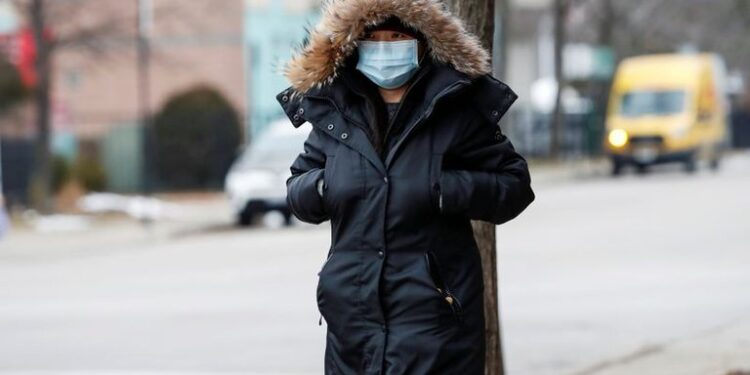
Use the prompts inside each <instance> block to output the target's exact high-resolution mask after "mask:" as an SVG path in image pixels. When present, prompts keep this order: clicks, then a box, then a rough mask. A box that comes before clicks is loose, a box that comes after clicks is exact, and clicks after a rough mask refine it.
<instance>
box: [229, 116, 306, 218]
mask: <svg viewBox="0 0 750 375" xmlns="http://www.w3.org/2000/svg"><path fill="white" fill-rule="evenodd" d="M310 130H311V126H310V124H307V123H305V124H303V125H302V126H300V127H299V128H295V127H294V126H293V125H292V123H291V122H290V121H289V120H288V119H281V120H278V121H276V122H274V123H272V124H271V125H269V128H268V130H267V131H266V132H264V133H263V134H261V135H260V136H258V138H257V139H256V140H255V142H253V143H252V144H251V145H249V146H248V147H246V148H245V149H244V150H243V151H242V152H241V154H240V156H239V157H238V158H237V160H236V161H235V162H234V164H232V167H231V168H230V169H229V173H228V174H227V178H226V183H225V191H226V194H227V196H228V197H229V201H230V202H231V204H232V208H233V209H234V212H235V217H236V221H237V223H238V224H239V225H243V226H246V225H250V224H251V223H253V221H254V220H255V219H256V218H257V217H258V216H259V215H261V214H265V213H267V212H278V213H281V214H282V215H283V216H284V221H285V224H287V225H289V224H291V222H292V221H291V220H292V218H291V211H289V208H288V207H287V204H286V179H287V178H289V176H290V175H291V172H290V170H289V167H290V166H291V165H292V162H293V161H294V159H295V158H296V157H297V155H299V153H300V152H302V151H303V148H302V145H303V143H304V142H305V139H306V138H307V135H308V134H309V133H310Z"/></svg>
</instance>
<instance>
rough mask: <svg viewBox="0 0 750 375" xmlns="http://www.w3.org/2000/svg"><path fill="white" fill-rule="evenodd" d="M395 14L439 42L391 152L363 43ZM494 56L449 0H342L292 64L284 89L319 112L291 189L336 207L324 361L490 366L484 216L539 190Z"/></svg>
mask: <svg viewBox="0 0 750 375" xmlns="http://www.w3.org/2000/svg"><path fill="white" fill-rule="evenodd" d="M391 15H395V16H397V17H399V18H400V19H401V20H402V21H403V22H404V23H406V24H407V25H409V26H411V27H414V28H416V29H417V30H419V31H420V32H422V33H423V34H424V35H425V36H426V38H427V41H428V45H429V50H428V54H429V55H428V57H427V58H425V59H424V61H423V66H422V67H421V68H420V70H419V72H418V73H417V75H416V76H415V78H414V79H413V80H412V83H411V85H410V87H409V89H408V91H407V93H406V95H405V97H404V99H403V101H402V104H401V108H400V109H399V111H398V113H397V114H396V115H395V116H396V117H395V118H394V123H397V124H398V126H400V127H401V129H402V130H401V131H400V132H399V133H398V136H397V137H394V138H393V139H392V141H391V142H390V146H389V147H387V150H386V152H385V154H384V155H383V156H382V157H381V156H380V155H378V153H377V152H376V151H375V148H374V146H373V144H372V142H371V140H370V136H369V134H370V133H369V132H370V129H371V128H372V126H371V125H372V123H373V121H377V117H378V116H377V115H376V113H375V112H374V110H373V107H374V106H373V101H374V100H378V99H377V97H375V96H374V95H376V94H373V92H377V91H376V90H373V89H372V86H368V85H372V83H370V82H369V81H368V80H367V78H365V77H364V76H363V75H362V74H361V73H359V72H358V71H356V69H354V68H353V67H354V65H355V63H356V58H357V57H356V55H357V54H356V53H352V52H353V51H355V49H356V39H357V38H358V37H359V36H360V35H361V32H362V30H363V29H364V27H365V26H366V25H369V24H376V23H378V22H380V21H382V20H383V19H385V18H386V17H388V16H391ZM488 59H489V58H488V54H487V51H485V50H484V49H483V48H482V47H481V45H480V43H479V42H478V40H477V38H476V37H475V36H473V35H471V34H469V33H467V32H466V31H465V29H464V27H463V26H462V24H461V22H460V21H459V20H457V19H456V18H455V17H453V16H451V15H450V14H449V13H447V11H446V10H445V9H444V8H443V7H442V6H441V5H440V3H439V1H438V0H417V1H399V0H337V1H332V2H328V3H327V7H326V8H325V9H324V11H323V17H322V19H321V21H320V24H319V25H318V26H317V27H316V28H315V29H314V30H313V31H311V34H310V36H309V39H308V43H307V45H305V46H303V49H302V50H301V51H300V52H299V53H298V54H296V55H295V56H294V57H293V58H292V60H291V61H290V62H289V63H288V64H287V66H286V71H285V72H286V76H287V78H288V79H289V80H290V82H291V84H292V85H291V87H289V88H288V89H286V90H284V91H282V92H281V93H279V94H278V95H277V99H278V101H279V103H280V104H281V106H282V107H283V109H284V111H285V113H286V114H287V115H288V116H289V118H290V120H291V121H292V124H293V125H294V126H296V127H298V126H300V125H301V124H303V123H304V122H309V123H311V124H312V131H311V132H310V135H309V137H308V138H307V140H306V142H305V143H304V152H303V153H302V154H300V155H299V157H298V158H297V159H296V160H295V161H294V163H293V165H292V166H291V171H292V176H291V177H290V178H289V179H288V180H287V188H288V191H287V193H288V195H287V203H288V205H289V207H290V209H291V211H292V213H293V214H294V215H295V216H296V217H297V218H299V219H300V220H302V221H305V222H309V223H316V224H317V223H321V222H324V221H326V220H330V221H331V247H330V249H329V252H328V258H327V260H326V261H325V263H324V264H323V266H322V268H321V269H320V271H319V273H318V275H319V279H318V280H319V282H318V287H317V301H318V307H319V310H320V312H321V314H322V316H323V317H324V318H325V320H326V323H327V336H326V350H325V359H324V363H325V373H326V374H340V375H350V374H351V375H354V374H373V375H374V374H392V375H395V374H476V375H480V374H483V372H484V370H483V368H484V315H483V311H484V310H483V280H482V265H481V262H480V256H479V252H478V249H477V244H476V242H475V240H474V237H473V233H472V227H471V224H470V220H484V221H489V222H492V223H495V224H501V223H504V222H507V221H508V220H511V219H513V218H514V217H516V216H517V215H519V214H520V213H521V212H522V211H523V210H524V209H525V208H526V207H527V206H528V205H529V204H530V203H531V202H532V201H533V200H534V193H533V192H532V189H531V187H530V177H529V172H528V169H527V164H526V161H525V160H524V159H523V158H522V157H521V156H520V155H519V154H518V153H516V152H515V150H514V148H513V146H512V145H511V142H510V141H509V140H508V138H507V137H506V136H505V135H504V134H503V132H502V131H501V129H500V128H499V125H498V121H499V120H500V118H501V117H502V116H503V114H504V113H505V112H506V111H507V110H508V108H509V106H510V105H511V104H512V103H513V101H514V100H515V99H516V95H515V94H514V93H513V91H512V90H511V89H510V88H508V86H506V85H505V84H503V83H502V82H500V81H498V80H497V79H495V78H493V77H492V76H491V75H490V74H489V71H490V68H489V64H488ZM319 179H322V180H323V181H324V184H323V186H324V192H323V194H322V196H321V195H320V194H319V193H318V191H317V188H316V185H317V181H318V180H319Z"/></svg>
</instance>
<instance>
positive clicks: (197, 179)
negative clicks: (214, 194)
mask: <svg viewBox="0 0 750 375" xmlns="http://www.w3.org/2000/svg"><path fill="white" fill-rule="evenodd" d="M154 129H155V137H156V139H155V141H154V142H153V144H154V145H155V149H156V152H155V155H154V156H155V159H156V160H155V161H156V168H155V170H156V172H157V174H158V176H157V180H158V181H159V183H160V185H161V187H162V188H168V189H196V188H198V189H203V188H218V187H221V186H222V184H223V181H224V176H225V175H226V173H227V171H228V170H229V167H230V166H231V164H232V161H233V160H234V157H235V155H236V150H237V148H238V147H239V146H240V138H241V131H240V121H239V116H238V114H237V111H236V110H235V109H234V108H233V107H232V106H231V104H230V103H229V101H228V100H227V99H226V98H224V96H222V95H221V94H220V93H219V92H217V91H216V90H214V89H212V88H210V87H204V86H201V87H196V88H194V89H191V90H188V91H186V92H184V93H180V94H177V95H175V96H174V97H172V98H171V99H170V100H168V101H167V103H166V104H165V105H164V107H163V108H162V110H161V111H160V112H159V113H158V114H157V115H156V117H155V118H154Z"/></svg>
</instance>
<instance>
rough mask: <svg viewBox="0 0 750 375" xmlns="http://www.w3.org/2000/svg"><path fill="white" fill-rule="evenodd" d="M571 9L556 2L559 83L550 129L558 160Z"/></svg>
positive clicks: (563, 1) (560, 0)
mask: <svg viewBox="0 0 750 375" xmlns="http://www.w3.org/2000/svg"><path fill="white" fill-rule="evenodd" d="M569 9H570V0H555V5H554V23H555V26H554V33H555V56H554V59H555V81H556V82H557V92H556V93H555V109H554V111H553V113H552V124H551V125H552V126H551V129H550V157H552V158H553V159H557V158H559V157H560V149H561V147H562V146H561V143H562V141H561V138H562V135H563V134H564V129H563V127H564V125H565V113H564V110H563V105H562V104H563V103H562V92H563V88H565V77H564V71H563V49H564V48H565V42H566V41H567V35H566V30H565V25H566V21H567V19H568V10H569Z"/></svg>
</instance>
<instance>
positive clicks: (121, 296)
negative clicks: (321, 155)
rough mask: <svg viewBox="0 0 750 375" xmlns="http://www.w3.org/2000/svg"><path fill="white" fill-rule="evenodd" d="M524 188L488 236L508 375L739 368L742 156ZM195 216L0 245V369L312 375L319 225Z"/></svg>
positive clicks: (749, 228)
mask: <svg viewBox="0 0 750 375" xmlns="http://www.w3.org/2000/svg"><path fill="white" fill-rule="evenodd" d="M535 176H536V174H535V171H534V169H532V178H535ZM534 188H535V191H536V194H537V200H536V202H534V203H533V204H532V206H531V207H530V208H529V209H528V210H527V211H526V212H525V213H524V214H522V215H521V217H519V218H518V219H517V220H515V221H513V222H511V223H508V224H506V225H503V226H501V227H499V228H498V232H497V233H498V246H499V255H498V259H499V263H500V264H499V273H500V278H501V290H500V295H501V302H500V304H501V320H502V330H503V332H502V334H503V340H504V341H503V345H504V352H505V356H506V362H507V367H508V373H509V374H510V375H545V374H564V375H565V374H568V375H574V374H575V375H584V374H585V375H589V374H592V375H600V374H644V375H648V374H659V375H661V374H708V375H724V374H726V373H727V372H728V371H729V370H733V369H745V370H749V369H750V293H749V292H748V290H749V289H750V245H748V241H749V240H750V224H749V223H750V154H748V153H744V154H735V155H733V156H731V157H729V158H728V159H727V160H726V162H725V164H724V165H723V166H722V169H721V170H720V171H719V172H717V173H713V172H710V171H708V170H706V169H705V168H704V169H701V170H700V171H699V172H697V173H696V174H695V175H687V174H685V173H683V172H682V171H680V170H679V168H676V169H675V168H670V167H664V168H656V169H655V171H654V172H653V173H651V174H648V175H645V176H640V175H634V174H626V175H625V176H622V177H620V178H616V179H613V178H610V177H607V176H605V175H602V174H593V175H589V176H583V177H579V178H575V179H573V178H570V179H549V178H543V176H541V174H540V178H539V179H538V182H537V180H535V184H534ZM219 203H220V204H223V202H219ZM208 211H209V210H208V209H207V211H206V212H207V216H208V217H209V218H210V220H216V222H215V223H213V224H210V223H209V224H206V225H205V226H204V225H203V224H201V225H194V226H191V227H190V228H189V229H188V230H179V231H175V230H172V227H169V228H168V229H164V228H165V227H160V225H161V224H159V225H157V226H156V227H155V228H153V229H150V230H145V229H144V228H143V227H142V226H141V225H140V224H138V223H131V222H128V221H117V220H113V221H112V222H107V223H104V224H96V230H95V231H93V233H92V234H89V233H88V232H87V233H85V235H84V234H82V233H80V232H71V233H45V234H38V233H33V232H31V231H30V230H19V231H18V232H16V233H13V234H12V235H11V237H9V238H7V239H6V240H5V241H4V242H0V373H7V374H32V373H33V374H53V373H76V374H110V373H117V374H124V373H128V374H164V373H170V374H193V373H194V374H206V373H238V374H240V373H241V374H267V375H271V374H274V375H275V374H320V373H322V358H323V351H324V334H325V323H323V324H324V325H323V326H319V325H318V318H319V314H318V311H317V307H316V302H315V288H316V281H317V279H316V278H317V276H316V273H317V271H318V268H319V267H320V265H321V264H322V262H323V260H324V257H325V255H326V251H327V249H328V244H329V232H328V231H329V227H328V226H327V225H321V226H317V227H316V226H310V225H297V226H295V227H293V228H291V229H263V228H253V229H236V228H232V227H231V226H230V225H229V221H230V220H231V218H230V217H229V216H228V214H226V215H225V213H224V212H223V211H220V210H219V211H211V212H210V213H209V212H208ZM198 216H200V215H198ZM222 218H223V219H222ZM202 219H203V220H206V219H205V218H202ZM221 220H224V222H222V221H221Z"/></svg>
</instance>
